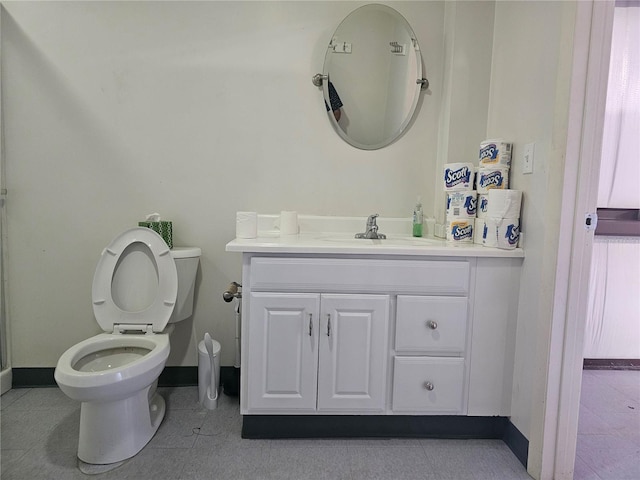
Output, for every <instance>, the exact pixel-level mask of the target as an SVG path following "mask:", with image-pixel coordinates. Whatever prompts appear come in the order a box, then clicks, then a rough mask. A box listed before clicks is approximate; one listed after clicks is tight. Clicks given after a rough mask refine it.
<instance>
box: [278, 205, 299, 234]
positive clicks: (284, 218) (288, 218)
mask: <svg viewBox="0 0 640 480" xmlns="http://www.w3.org/2000/svg"><path fill="white" fill-rule="evenodd" d="M297 234H298V212H294V211H282V212H280V235H297Z"/></svg>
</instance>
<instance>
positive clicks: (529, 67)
mask: <svg viewBox="0 0 640 480" xmlns="http://www.w3.org/2000/svg"><path fill="white" fill-rule="evenodd" d="M575 8H576V6H575V4H574V3H573V2H562V1H560V2H524V1H522V2H521V1H515V2H496V7H495V28H494V44H493V61H492V73H491V93H490V98H489V115H488V121H487V136H488V137H496V136H501V137H504V138H505V139H509V140H511V141H513V143H514V150H513V165H512V169H511V187H512V188H514V189H518V190H522V191H523V194H524V199H523V207H522V219H521V226H522V231H523V236H524V248H525V251H526V257H525V259H524V263H523V272H522V279H521V284H520V300H519V311H518V327H517V334H516V336H517V339H516V352H515V363H514V384H513V399H512V409H511V413H512V416H511V421H512V422H513V424H514V425H515V426H516V427H517V428H518V429H519V430H520V431H521V432H522V433H523V434H524V435H525V436H526V437H527V438H528V439H529V440H530V442H531V441H532V439H533V443H534V444H535V445H534V447H533V448H534V450H535V451H534V452H533V454H532V451H531V450H530V452H529V461H530V463H532V464H536V465H534V467H533V468H534V469H535V468H539V465H538V464H537V462H538V461H539V454H540V451H539V450H537V449H538V447H539V442H540V440H539V439H540V437H541V432H540V429H541V425H542V419H543V412H544V397H545V393H546V382H547V378H546V373H547V367H548V361H549V360H548V359H549V338H550V335H551V331H550V330H551V318H552V314H553V294H554V287H555V285H554V282H555V274H556V263H557V260H558V237H559V233H560V229H561V225H560V203H561V198H562V178H563V171H564V154H565V152H566V148H567V122H568V120H567V118H568V109H569V87H570V79H571V65H572V61H571V59H572V53H573V32H574V26H575ZM530 142H535V161H534V172H533V174H531V175H523V173H522V152H523V147H524V145H525V144H527V143H530ZM529 471H530V472H531V471H532V470H531V469H530V470H529Z"/></svg>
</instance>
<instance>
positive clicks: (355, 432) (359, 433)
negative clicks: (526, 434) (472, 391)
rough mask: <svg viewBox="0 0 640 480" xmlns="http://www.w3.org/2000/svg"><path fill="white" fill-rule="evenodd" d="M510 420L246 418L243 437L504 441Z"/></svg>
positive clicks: (451, 418)
mask: <svg viewBox="0 0 640 480" xmlns="http://www.w3.org/2000/svg"><path fill="white" fill-rule="evenodd" d="M507 422H508V419H507V418H506V417H464V416H448V415H447V416H436V415H425V416H412V415H245V416H244V417H243V422H242V438H338V437H341V438H346V437H372V438H375V437H384V438H390V437H394V438H403V437H406V438H412V437H413V438H502V437H503V435H504V430H505V425H506V423H507Z"/></svg>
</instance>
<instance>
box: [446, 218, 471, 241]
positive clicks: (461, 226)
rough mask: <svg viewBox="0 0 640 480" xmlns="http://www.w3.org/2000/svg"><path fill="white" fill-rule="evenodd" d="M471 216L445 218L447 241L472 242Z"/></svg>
mask: <svg viewBox="0 0 640 480" xmlns="http://www.w3.org/2000/svg"><path fill="white" fill-rule="evenodd" d="M474 221H475V219H473V218H455V219H447V221H446V223H445V226H446V228H447V241H448V242H450V243H453V244H460V243H472V242H473V223H474Z"/></svg>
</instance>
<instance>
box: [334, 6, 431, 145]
mask: <svg viewBox="0 0 640 480" xmlns="http://www.w3.org/2000/svg"><path fill="white" fill-rule="evenodd" d="M371 8H375V9H376V10H382V11H386V12H387V13H389V14H390V15H391V16H392V17H394V18H395V19H396V21H397V22H399V24H400V25H401V26H402V27H403V28H404V29H405V30H406V32H407V33H408V35H409V37H410V38H411V41H412V42H413V45H407V47H408V48H409V50H410V51H409V52H408V53H407V55H415V60H416V73H417V78H416V79H415V81H416V84H415V90H414V94H413V100H412V102H411V107H410V108H409V109H408V113H407V115H406V118H404V120H403V121H402V123H401V124H400V126H399V127H398V128H397V130H396V131H395V132H394V133H393V134H391V135H390V136H389V137H387V138H384V139H383V140H382V141H380V142H378V143H375V144H363V143H360V142H358V141H356V140H354V139H352V138H351V137H349V135H348V134H347V133H346V132H345V131H344V130H343V129H342V127H341V126H340V124H339V123H338V121H337V120H336V119H335V117H334V115H333V111H332V110H331V109H329V111H328V112H327V115H328V117H329V120H330V122H331V125H332V126H333V129H334V130H335V131H336V133H338V135H339V136H340V137H341V138H342V139H343V140H344V141H345V142H347V143H348V144H350V145H352V146H354V147H356V148H359V149H361V150H378V149H380V148H384V147H386V146H388V145H391V144H392V143H394V142H395V141H397V140H398V139H399V138H400V137H401V136H402V135H404V133H406V130H407V127H408V126H409V124H410V123H411V122H412V120H413V118H414V116H415V114H416V109H417V105H418V101H419V99H420V92H421V90H423V89H424V87H423V85H422V84H421V80H423V79H422V76H423V72H422V68H423V65H422V56H421V54H420V44H419V43H418V39H417V37H416V34H415V32H414V31H413V29H412V28H411V25H409V22H408V21H407V20H406V19H405V18H404V16H403V15H402V14H401V13H400V12H398V11H397V10H395V9H393V8H391V7H389V6H387V5H383V4H379V3H370V4H367V5H363V6H361V7H358V8H356V9H355V10H353V11H352V12H351V13H349V15H347V16H346V17H345V18H344V19H343V20H342V21H341V22H340V24H339V25H338V27H337V28H336V29H335V31H334V32H333V34H332V36H331V41H329V44H328V46H327V52H326V54H325V57H324V64H323V67H322V76H323V80H324V81H323V82H322V91H323V97H324V101H325V102H326V104H327V105H331V103H330V99H329V81H330V79H331V72H330V66H331V65H330V64H331V61H330V58H331V55H333V54H334V51H333V45H332V43H333V39H334V38H335V37H336V36H337V33H338V32H339V31H340V27H342V26H343V25H344V24H345V22H347V21H350V20H351V21H353V16H354V15H356V16H357V15H358V13H359V12H361V11H362V10H363V9H368V10H370V9H371ZM427 85H428V83H427Z"/></svg>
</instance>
